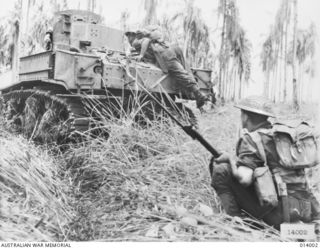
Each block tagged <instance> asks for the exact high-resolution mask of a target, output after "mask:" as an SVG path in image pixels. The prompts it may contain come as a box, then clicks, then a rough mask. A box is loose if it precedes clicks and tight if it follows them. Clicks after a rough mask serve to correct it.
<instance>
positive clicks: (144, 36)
mask: <svg viewBox="0 0 320 249" xmlns="http://www.w3.org/2000/svg"><path fill="white" fill-rule="evenodd" d="M126 36H127V37H128V41H129V43H130V45H131V46H132V47H133V48H134V49H135V50H136V51H138V52H139V56H138V60H144V61H146V62H150V63H153V64H155V65H157V66H158V67H159V68H161V70H162V71H163V72H164V73H166V74H169V75H170V76H171V77H172V78H173V79H174V80H175V82H176V83H177V84H178V86H180V87H181V89H183V90H184V91H185V92H187V93H193V94H194V96H195V99H196V103H197V107H198V108H199V109H200V108H201V107H202V106H203V105H204V104H205V103H206V101H207V100H208V99H207V97H206V96H205V95H204V94H202V93H201V91H200V89H199V87H198V85H197V82H196V80H195V79H194V77H193V76H192V74H191V73H190V72H188V71H187V69H186V63H185V60H184V57H183V53H182V52H181V49H179V48H177V47H175V46H172V47H171V46H168V45H167V44H166V43H165V42H164V40H163V39H162V37H161V33H160V32H159V31H158V30H156V29H152V28H149V30H142V31H137V32H126Z"/></svg>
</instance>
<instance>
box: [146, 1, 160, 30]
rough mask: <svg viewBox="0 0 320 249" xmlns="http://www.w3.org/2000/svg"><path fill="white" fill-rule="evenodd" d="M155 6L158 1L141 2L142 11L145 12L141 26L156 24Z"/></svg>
mask: <svg viewBox="0 0 320 249" xmlns="http://www.w3.org/2000/svg"><path fill="white" fill-rule="evenodd" d="M157 5H158V0H144V1H143V6H144V10H145V11H146V15H145V18H144V21H143V25H145V26H147V25H150V24H156V23H157V14H156V9H157Z"/></svg>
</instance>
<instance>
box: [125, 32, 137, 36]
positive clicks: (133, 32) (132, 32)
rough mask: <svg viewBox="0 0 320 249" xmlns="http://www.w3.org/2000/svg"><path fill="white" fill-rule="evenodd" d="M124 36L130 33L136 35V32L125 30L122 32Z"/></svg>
mask: <svg viewBox="0 0 320 249" xmlns="http://www.w3.org/2000/svg"><path fill="white" fill-rule="evenodd" d="M124 34H125V35H126V36H130V35H136V32H134V31H127V32H125V33H124Z"/></svg>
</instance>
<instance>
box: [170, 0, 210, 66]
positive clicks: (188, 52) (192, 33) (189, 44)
mask: <svg viewBox="0 0 320 249" xmlns="http://www.w3.org/2000/svg"><path fill="white" fill-rule="evenodd" d="M169 20H170V22H169V23H170V24H171V25H172V24H173V23H175V22H178V23H182V27H183V34H182V39H181V40H182V44H183V45H182V48H183V54H184V56H185V57H186V58H188V60H190V61H191V64H192V66H193V67H199V66H200V65H207V64H208V63H209V60H208V59H204V58H203V57H206V56H203V55H208V54H210V47H211V45H210V42H209V41H210V38H209V28H208V26H207V25H206V23H205V22H204V21H203V19H202V16H201V10H200V9H199V8H198V7H195V6H194V0H186V1H185V8H184V9H183V10H182V11H181V12H178V13H176V14H175V15H174V16H173V17H172V18H170V19H169ZM173 33H177V32H173ZM179 38H180V37H179ZM208 58H210V56H209V57H208Z"/></svg>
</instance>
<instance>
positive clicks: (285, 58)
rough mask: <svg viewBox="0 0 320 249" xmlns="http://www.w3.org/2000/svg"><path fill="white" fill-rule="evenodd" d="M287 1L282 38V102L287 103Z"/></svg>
mask: <svg viewBox="0 0 320 249" xmlns="http://www.w3.org/2000/svg"><path fill="white" fill-rule="evenodd" d="M288 7H289V6H288V0H287V1H286V21H285V25H286V29H285V34H284V35H285V37H284V39H285V40H284V68H283V69H284V79H283V81H284V86H283V101H284V102H286V101H287V53H288V26H289V21H290V20H289V15H288V11H289V8H288Z"/></svg>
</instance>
